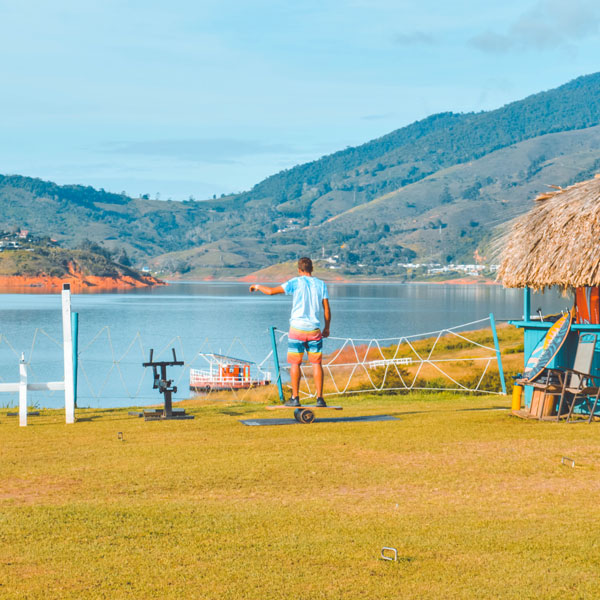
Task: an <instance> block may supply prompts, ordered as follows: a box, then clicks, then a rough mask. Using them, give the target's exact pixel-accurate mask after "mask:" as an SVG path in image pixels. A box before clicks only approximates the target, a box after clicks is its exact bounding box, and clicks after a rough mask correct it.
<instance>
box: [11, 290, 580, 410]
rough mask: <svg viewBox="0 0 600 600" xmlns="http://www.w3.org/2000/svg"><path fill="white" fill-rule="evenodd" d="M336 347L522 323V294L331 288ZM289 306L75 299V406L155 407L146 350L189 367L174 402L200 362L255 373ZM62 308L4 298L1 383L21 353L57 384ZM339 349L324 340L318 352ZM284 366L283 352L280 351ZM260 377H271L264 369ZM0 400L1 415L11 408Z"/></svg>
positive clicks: (36, 375)
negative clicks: (249, 365) (225, 362)
mask: <svg viewBox="0 0 600 600" xmlns="http://www.w3.org/2000/svg"><path fill="white" fill-rule="evenodd" d="M328 287H329V295H330V303H331V309H332V315H333V317H332V328H331V330H332V331H331V335H332V337H337V338H347V337H351V338H355V339H356V338H361V339H372V338H398V337H401V336H408V335H415V334H420V333H426V332H431V331H436V330H440V329H444V328H449V327H454V326H457V325H461V324H463V323H468V322H471V321H476V320H478V319H483V318H485V317H487V316H488V315H489V313H490V312H492V313H494V315H495V318H496V320H498V321H501V320H507V319H518V318H520V317H521V315H522V313H523V291H522V290H507V289H504V288H502V287H500V286H495V285H423V284H383V283H368V284H367V283H361V284H337V283H336V284H329V285H328ZM570 302H571V301H570V300H569V299H568V298H562V297H561V296H559V295H558V294H556V293H547V294H545V295H534V296H533V299H532V310H533V311H535V310H536V309H537V308H538V306H539V307H541V308H542V310H543V313H544V314H548V313H552V312H558V311H559V310H561V309H564V308H566V307H567V306H569V305H570ZM290 305H291V299H290V298H289V297H286V296H273V297H268V296H264V295H262V294H259V293H254V294H250V293H249V292H248V285H247V284H239V283H205V282H202V283H172V284H171V285H169V286H168V287H160V288H154V289H149V290H135V291H132V292H127V293H118V294H78V295H73V297H72V309H73V311H76V312H78V313H79V353H80V371H79V378H78V381H79V383H78V403H79V406H102V407H111V406H130V405H143V404H150V403H156V402H158V401H159V400H160V399H161V397H160V396H159V394H158V393H157V392H156V391H155V390H152V377H151V373H150V372H149V371H148V370H147V369H143V368H142V366H141V363H142V362H143V361H145V360H148V352H149V349H150V348H154V349H155V359H158V360H169V359H170V356H171V350H170V349H171V348H172V347H173V348H175V349H176V352H177V358H178V359H179V360H185V362H186V366H185V367H173V368H172V370H170V371H169V377H173V379H175V381H176V383H177V384H178V386H179V392H178V394H177V395H176V396H175V399H182V398H185V397H187V396H189V392H188V386H187V383H188V381H189V367H190V366H192V367H195V368H204V367H205V366H206V363H205V361H204V359H202V358H201V357H199V356H198V353H200V352H217V353H223V354H228V355H231V356H236V357H239V358H243V359H249V360H253V361H255V362H257V363H261V361H263V360H264V359H266V358H267V356H268V354H269V352H270V350H271V342H270V337H269V332H268V329H269V327H270V326H271V325H275V326H276V327H277V328H278V329H281V330H286V329H287V325H288V318H289V311H290ZM486 325H487V323H484V324H483V326H486ZM61 326H62V325H61V300H60V293H57V294H2V295H0V336H1V338H0V380H1V381H18V357H19V356H20V354H21V352H24V353H25V358H26V361H27V362H28V363H30V368H29V373H30V378H31V380H32V381H50V380H52V381H56V380H61V379H62V372H61V369H62V354H61V353H62V350H61V348H60V344H61V343H62V333H61ZM340 343H341V342H340V341H339V340H335V339H332V340H327V341H326V343H325V347H324V351H325V352H327V351H328V349H329V350H332V349H333V348H334V347H335V346H336V345H339V344H340ZM280 355H281V356H282V357H284V356H285V347H282V348H281V354H280ZM264 368H265V369H267V370H272V361H271V359H268V360H267V361H266V362H265V363H264ZM31 398H32V400H33V401H34V402H35V403H36V404H37V405H40V406H47V407H59V406H61V405H63V399H62V396H61V394H60V393H58V392H56V393H42V392H37V393H36V392H34V393H32V397H31ZM16 403H17V398H16V395H11V394H6V393H4V394H0V406H7V405H11V406H12V405H16Z"/></svg>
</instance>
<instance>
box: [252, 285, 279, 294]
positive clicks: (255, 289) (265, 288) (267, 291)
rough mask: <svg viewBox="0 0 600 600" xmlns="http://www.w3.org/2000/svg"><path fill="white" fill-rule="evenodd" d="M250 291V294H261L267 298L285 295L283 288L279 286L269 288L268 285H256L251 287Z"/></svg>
mask: <svg viewBox="0 0 600 600" xmlns="http://www.w3.org/2000/svg"><path fill="white" fill-rule="evenodd" d="M250 291H251V292H262V293H263V294H266V295H267V296H273V295H274V294H285V291H284V289H283V287H281V286H280V285H278V286H277V287H269V286H268V285H260V284H258V283H255V284H254V285H251V286H250Z"/></svg>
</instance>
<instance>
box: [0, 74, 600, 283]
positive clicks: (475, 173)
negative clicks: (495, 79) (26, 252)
mask: <svg viewBox="0 0 600 600" xmlns="http://www.w3.org/2000/svg"><path fill="white" fill-rule="evenodd" d="M599 126H600V73H597V74H593V75H588V76H584V77H580V78H578V79H576V80H574V81H571V82H569V83H567V84H566V85H563V86H561V87H559V88H556V89H554V90H550V91H547V92H542V93H539V94H535V95H533V96H530V97H528V98H525V99H524V100H520V101H518V102H513V103H511V104H509V105H507V106H504V107H502V108H499V109H497V110H493V111H488V112H480V113H469V114H453V113H442V114H437V115H433V116H431V117H428V118H427V119H424V120H422V121H419V122H416V123H413V124H412V125H409V126H407V127H403V128H401V129H398V130H396V131H394V132H392V133H390V134H388V135H386V136H383V137H381V138H379V139H376V140H372V141H370V142H367V143H365V144H363V145H361V146H357V147H355V148H347V149H345V150H342V151H340V152H336V153H334V154H332V155H329V156H325V157H323V158H321V159H319V160H316V161H313V162H310V163H307V164H304V165H299V166H297V167H294V168H292V169H288V170H285V171H282V172H281V173H277V174H275V175H273V176H272V177H269V178H267V179H265V180H264V181H262V182H260V183H258V184H257V185H256V186H254V188H252V189H251V190H249V191H247V192H244V193H242V194H238V195H231V196H228V197H224V198H221V199H219V200H208V201H202V202H196V201H186V202H171V201H167V202H161V201H157V200H150V199H148V198H129V197H127V196H124V195H118V194H111V193H108V192H105V191H104V190H99V191H98V190H94V189H93V188H90V187H83V186H58V185H56V184H54V183H50V182H45V181H40V180H37V179H31V178H25V177H19V176H0V228H3V229H10V228H16V227H20V228H25V229H29V230H31V231H32V232H35V233H36V234H39V235H42V234H44V235H50V236H52V237H54V238H56V239H58V240H59V241H60V242H61V243H62V244H63V245H65V246H71V247H75V246H77V245H78V244H80V243H81V242H82V241H83V240H85V239H89V240H92V241H96V242H99V243H101V244H103V246H104V247H106V248H108V249H110V250H113V251H116V252H117V253H119V252H122V251H123V250H125V251H126V253H127V254H128V255H129V256H131V257H132V259H133V260H134V262H137V263H138V264H140V265H141V264H152V265H153V266H154V267H155V268H156V269H162V270H164V271H165V272H167V273H179V274H181V275H183V276H187V277H200V276H222V275H236V276H237V275H240V274H244V273H248V272H251V271H254V270H257V269H260V268H263V267H265V266H267V265H269V264H273V263H279V262H284V261H287V260H293V259H294V258H296V257H297V256H298V255H299V254H311V255H313V256H316V255H321V256H322V255H323V254H325V256H332V255H338V257H339V258H338V261H339V262H338V264H339V265H341V267H342V269H343V270H344V271H346V272H349V273H359V274H360V273H362V274H381V275H385V274H391V273H396V272H398V271H399V269H400V267H398V263H402V262H410V261H415V260H420V261H434V262H441V263H450V262H472V261H473V253H474V252H475V250H477V249H479V252H480V253H481V254H485V248H486V243H487V241H488V240H489V239H490V237H491V236H492V235H494V232H495V230H496V228H497V227H498V226H501V225H502V224H504V223H506V222H507V221H508V220H510V219H511V218H513V217H514V216H516V215H518V214H520V213H522V212H523V211H525V210H526V209H527V208H528V206H529V203H530V201H531V199H532V198H533V197H534V196H535V195H536V194H537V193H539V192H542V191H544V190H545V189H547V188H546V185H547V184H554V185H566V184H569V183H572V182H574V181H577V180H581V179H584V178H586V177H589V176H591V175H593V174H594V173H595V172H598V171H600V127H599Z"/></svg>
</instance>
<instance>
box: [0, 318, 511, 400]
mask: <svg viewBox="0 0 600 600" xmlns="http://www.w3.org/2000/svg"><path fill="white" fill-rule="evenodd" d="M486 325H487V327H488V328H487V329H484V328H485V327H486ZM489 326H490V318H486V319H480V320H477V321H471V322H469V323H465V324H462V325H459V326H455V327H451V328H448V329H442V330H438V331H431V332H425V333H421V334H418V335H411V336H400V337H391V338H380V339H358V338H350V337H347V338H342V337H330V338H327V339H326V340H325V344H324V357H323V370H324V375H325V385H324V395H326V396H334V395H343V394H355V393H359V392H363V393H364V392H381V391H391V392H392V391H393V392H399V391H411V390H432V391H433V390H436V391H438V390H446V391H448V390H452V391H461V392H472V393H501V391H500V385H499V381H500V377H501V375H500V373H501V364H500V368H499V362H498V359H499V354H498V348H496V347H494V346H493V345H492V343H493V342H491V343H490V340H491V333H490V332H489ZM469 328H470V329H475V330H477V331H471V332H465V329H469ZM482 329H483V331H481V330H482ZM275 331H276V348H277V354H278V359H279V364H280V365H282V366H281V373H280V375H281V377H282V380H283V382H284V384H287V382H288V381H289V368H288V367H287V366H286V361H285V354H286V349H287V343H286V342H287V332H285V331H281V330H275ZM117 333H118V335H117V336H115V333H114V332H113V331H112V330H111V328H110V327H109V326H104V327H102V328H101V329H100V330H99V331H98V332H97V333H96V334H94V335H93V336H91V337H90V338H88V339H87V340H84V341H83V342H80V345H79V351H78V379H77V403H78V406H79V407H85V406H97V407H100V406H102V407H113V406H132V405H144V404H146V405H147V404H154V403H158V402H160V400H161V398H160V396H159V395H158V393H157V392H156V390H153V389H152V371H151V369H144V368H143V367H142V363H143V362H145V361H147V360H148V357H149V352H150V348H153V349H154V360H170V359H171V358H172V350H171V349H175V352H176V354H177V358H178V360H181V361H183V362H184V366H183V367H174V368H173V369H172V370H170V371H169V377H172V378H173V381H174V384H175V385H176V386H177V387H178V388H179V392H178V394H177V396H176V397H175V400H181V399H184V398H187V397H190V396H191V395H193V393H192V392H190V370H192V369H199V368H202V367H205V366H206V355H207V354H210V353H215V352H218V353H219V354H222V355H228V356H233V357H236V358H238V359H242V360H246V361H249V362H252V369H253V376H254V377H259V376H260V375H261V374H262V375H264V374H265V373H267V372H272V373H273V378H272V380H275V378H276V377H277V373H276V372H275V371H276V369H275V361H274V356H273V350H271V351H267V348H268V347H269V346H270V343H269V342H268V334H267V332H265V334H264V335H265V339H264V340H262V344H261V346H260V348H261V349H262V356H263V358H262V359H257V358H256V357H257V353H258V352H260V351H261V349H257V346H256V344H255V345H250V346H249V345H248V344H247V343H246V342H245V341H244V340H242V339H241V338H239V337H235V338H233V339H231V340H214V339H212V340H211V339H208V338H203V339H200V340H199V339H197V338H196V337H193V336H180V335H177V336H173V337H172V338H170V339H168V340H161V343H160V345H158V344H157V343H156V339H154V340H151V339H150V338H149V337H148V336H146V335H144V333H143V332H141V331H136V332H135V333H134V335H133V336H132V337H131V338H124V337H123V332H117ZM115 337H117V338H118V341H115ZM21 352H23V353H24V354H25V362H26V364H27V368H28V373H29V376H30V380H31V381H32V382H41V381H49V380H62V377H63V363H62V360H63V359H62V356H63V353H62V341H59V340H57V339H56V338H55V337H53V336H52V335H50V334H49V333H48V332H47V331H46V330H44V329H41V328H38V329H36V330H35V331H34V333H33V336H32V339H31V341H29V342H26V341H25V340H24V339H20V340H18V343H15V341H14V340H12V341H11V340H9V339H8V338H7V337H6V336H4V335H0V382H11V381H18V362H19V359H20V357H21ZM301 372H302V386H301V394H302V396H304V397H308V396H312V395H314V391H315V390H314V380H313V377H312V369H311V367H310V365H302V368H301ZM273 382H274V381H273ZM216 387H218V386H216ZM216 387H215V388H208V389H206V390H205V391H204V392H203V395H204V396H206V397H208V398H210V397H214V396H215V395H216V394H221V392H220V391H219V390H218V389H216ZM252 393H253V391H252V389H251V388H250V386H248V387H241V388H240V387H238V388H235V387H233V389H230V390H229V392H228V395H227V397H230V398H231V397H233V398H235V399H238V400H243V399H245V398H246V397H247V395H248V394H252ZM275 397H277V389H276V386H274V385H271V386H269V389H268V390H267V392H265V398H269V399H271V398H273V399H274V398H275ZM31 399H32V401H33V405H35V406H48V407H58V406H61V404H62V402H63V394H62V393H61V392H50V391H45V392H39V393H36V394H35V395H32V397H31ZM0 403H1V404H2V405H4V406H14V405H15V404H16V403H17V395H16V394H8V393H7V394H4V395H3V396H2V397H1V398H0Z"/></svg>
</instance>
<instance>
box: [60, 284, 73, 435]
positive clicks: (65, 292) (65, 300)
mask: <svg viewBox="0 0 600 600" xmlns="http://www.w3.org/2000/svg"><path fill="white" fill-rule="evenodd" d="M62 315H63V357H64V370H65V371H64V372H65V422H66V423H75V394H74V390H73V335H72V331H71V285H70V284H68V283H64V284H63V289H62Z"/></svg>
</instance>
